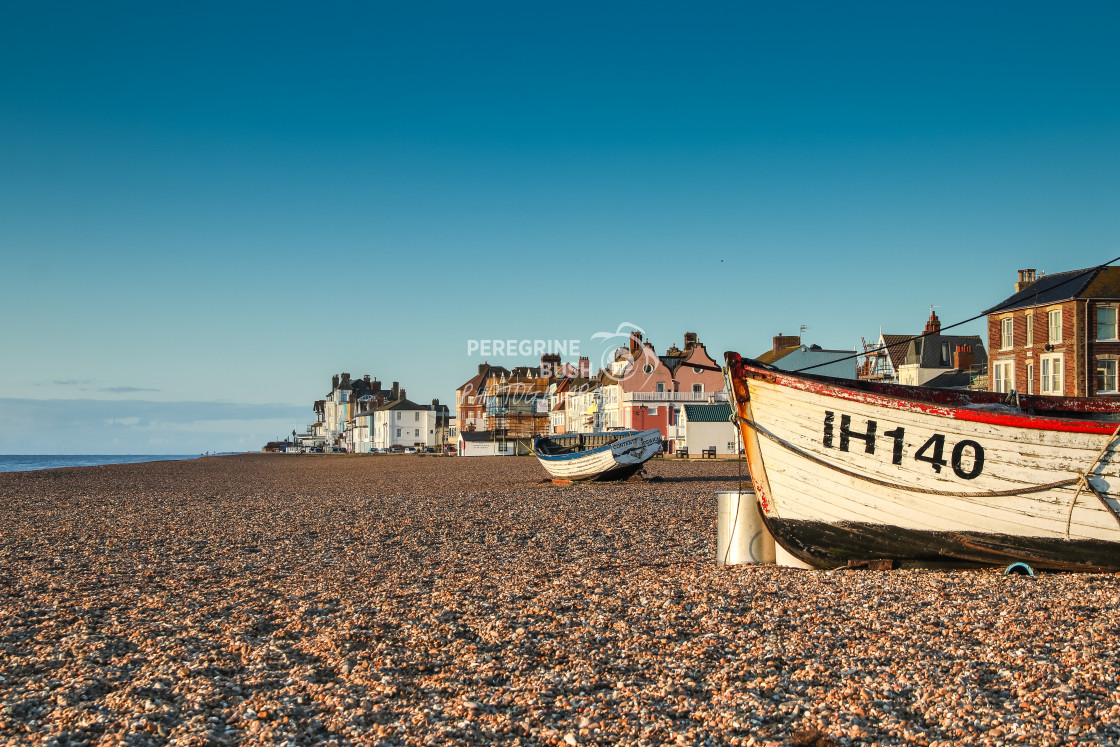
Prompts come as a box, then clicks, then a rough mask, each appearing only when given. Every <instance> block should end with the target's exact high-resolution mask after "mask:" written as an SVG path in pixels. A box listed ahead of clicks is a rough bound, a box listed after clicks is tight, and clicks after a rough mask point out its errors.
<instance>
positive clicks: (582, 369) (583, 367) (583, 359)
mask: <svg viewBox="0 0 1120 747" xmlns="http://www.w3.org/2000/svg"><path fill="white" fill-rule="evenodd" d="M578 374H579V376H580V377H581V378H584V379H590V378H591V359H590V358H588V357H587V356H584V355H581V356H580V357H579V371H578Z"/></svg>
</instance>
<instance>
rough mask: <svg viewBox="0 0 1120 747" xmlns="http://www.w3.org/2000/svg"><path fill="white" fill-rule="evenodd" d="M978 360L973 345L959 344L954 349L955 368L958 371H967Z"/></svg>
mask: <svg viewBox="0 0 1120 747" xmlns="http://www.w3.org/2000/svg"><path fill="white" fill-rule="evenodd" d="M975 362H976V355H975V354H974V353H973V352H972V346H971V345H957V349H956V350H955V351H953V368H955V369H957V370H958V371H967V370H968V369H970V368H972V364H973V363H975Z"/></svg>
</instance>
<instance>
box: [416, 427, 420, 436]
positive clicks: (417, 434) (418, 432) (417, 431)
mask: <svg viewBox="0 0 1120 747" xmlns="http://www.w3.org/2000/svg"><path fill="white" fill-rule="evenodd" d="M416 437H417V438H420V429H419V428H417V429H416Z"/></svg>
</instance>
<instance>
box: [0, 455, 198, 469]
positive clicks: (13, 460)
mask: <svg viewBox="0 0 1120 747" xmlns="http://www.w3.org/2000/svg"><path fill="white" fill-rule="evenodd" d="M200 456H202V455H201V454H0V472H26V471H30V470H36V469H56V468H58V467H97V466H99V465H102V464H137V463H140V462H166V461H174V460H178V459H198V458H199V457H200ZM213 456H216V455H213Z"/></svg>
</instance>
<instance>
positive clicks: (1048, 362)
mask: <svg viewBox="0 0 1120 747" xmlns="http://www.w3.org/2000/svg"><path fill="white" fill-rule="evenodd" d="M1050 313H1051V314H1052V313H1054V312H1050ZM1058 313H1059V314H1061V312H1060V311H1059V312H1058ZM1039 365H1040V366H1041V371H1040V373H1041V381H1040V386H1039V391H1040V392H1042V393H1043V394H1062V393H1063V392H1065V381H1064V379H1063V378H1062V356H1060V355H1044V356H1042V357H1041V358H1040V359H1039Z"/></svg>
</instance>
